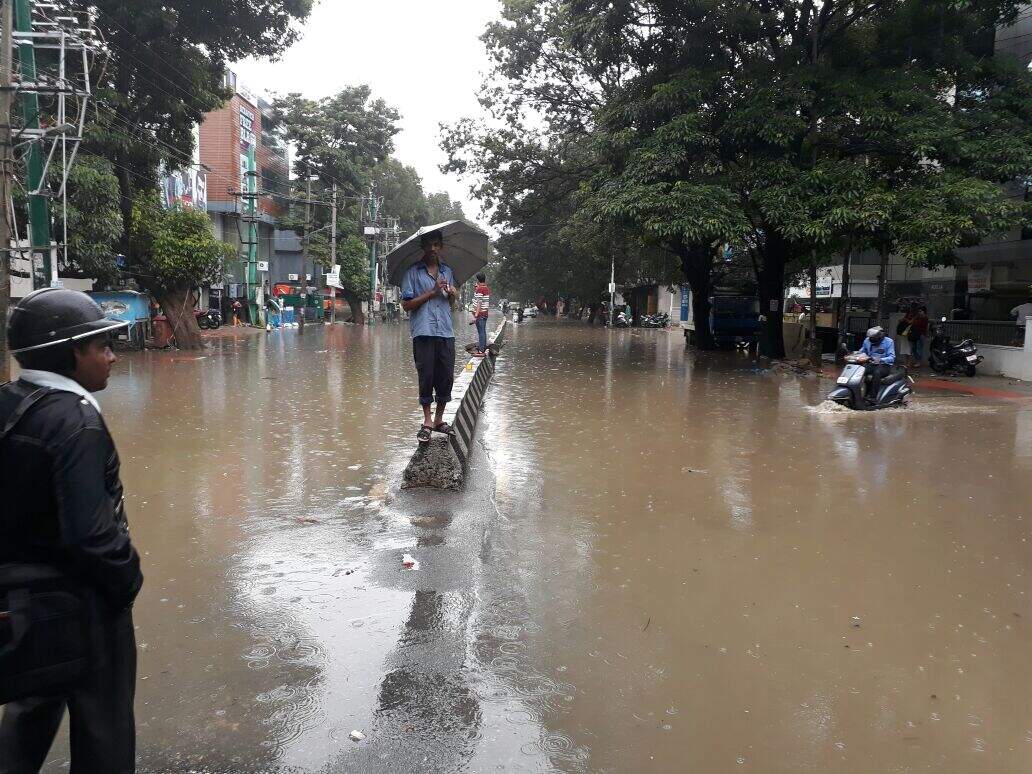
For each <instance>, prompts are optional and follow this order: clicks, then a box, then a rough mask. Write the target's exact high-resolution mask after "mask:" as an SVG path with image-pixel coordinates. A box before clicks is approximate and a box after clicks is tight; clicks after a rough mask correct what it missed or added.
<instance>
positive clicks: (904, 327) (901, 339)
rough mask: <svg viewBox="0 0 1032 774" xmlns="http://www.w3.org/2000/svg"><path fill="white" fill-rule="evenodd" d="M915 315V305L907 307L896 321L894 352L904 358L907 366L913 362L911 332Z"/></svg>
mask: <svg viewBox="0 0 1032 774" xmlns="http://www.w3.org/2000/svg"><path fill="white" fill-rule="evenodd" d="M915 316H916V307H913V306H910V307H907V311H906V313H904V315H903V319H901V320H900V321H899V322H898V323H896V354H897V355H899V356H900V357H902V358H904V360H905V362H906V365H908V366H912V365H913V364H914V358H913V347H912V345H911V341H912V339H911V334H912V332H913V329H914V317H915Z"/></svg>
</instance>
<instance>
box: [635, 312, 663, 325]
mask: <svg viewBox="0 0 1032 774" xmlns="http://www.w3.org/2000/svg"><path fill="white" fill-rule="evenodd" d="M669 324H670V315H668V314H667V313H666V312H659V313H658V314H646V315H643V316H642V318H641V327H642V328H665V327H667V325H669Z"/></svg>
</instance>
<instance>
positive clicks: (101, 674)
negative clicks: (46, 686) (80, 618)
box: [0, 288, 143, 774]
mask: <svg viewBox="0 0 1032 774" xmlns="http://www.w3.org/2000/svg"><path fill="white" fill-rule="evenodd" d="M124 324H125V323H120V322H119V321H117V320H110V319H107V318H106V317H105V316H104V313H103V312H102V311H101V309H100V307H99V306H98V305H97V304H96V302H94V301H93V300H92V299H91V298H90V297H89V296H87V295H86V294H85V293H79V292H77V291H73V290H65V289H59V288H45V289H43V290H37V291H35V292H34V293H30V294H29V295H27V296H25V298H23V299H22V300H21V301H20V302H18V304H17V306H15V307H14V309H13V310H12V312H11V318H10V323H9V325H8V331H7V338H8V345H9V347H10V350H11V353H12V354H13V355H14V357H15V358H16V359H17V361H18V363H19V365H20V366H21V367H22V372H21V377H20V378H19V379H18V381H16V382H9V383H7V384H5V385H3V386H2V387H0V428H2V430H3V436H2V440H0V491H2V492H3V493H4V498H5V500H6V502H5V505H4V508H3V511H2V513H0V565H6V566H9V567H10V566H33V565H46V566H49V567H52V568H53V569H54V570H56V571H57V572H58V573H59V576H60V577H61V578H62V583H64V584H67V586H68V588H69V589H70V590H71V591H72V592H73V593H75V594H76V596H81V598H82V599H83V600H85V601H86V603H85V607H86V610H87V613H86V621H87V628H86V631H88V632H89V636H88V640H89V642H90V645H91V647H90V651H89V656H88V660H87V664H86V667H85V670H84V672H83V673H82V674H81V675H79V676H77V677H75V678H74V679H72V681H71V682H70V684H68V685H67V686H64V687H63V689H62V690H61V691H60V692H58V693H53V692H51V691H48V692H47V693H46V695H41V696H38V697H31V698H22V699H19V700H16V701H12V702H10V703H8V704H7V705H6V706H5V707H4V710H3V718H2V720H0V774H26V773H27V772H36V771H38V770H39V769H40V767H41V766H42V765H43V761H44V759H45V758H46V755H47V752H48V751H49V749H50V746H51V744H52V743H53V740H54V736H55V735H56V733H57V730H58V728H59V726H60V724H61V718H62V717H63V715H64V711H65V708H66V707H67V709H68V715H69V733H70V737H71V757H72V760H71V771H72V772H73V773H77V772H84V773H88V772H104V773H105V774H126V773H127V772H133V771H134V770H135V767H136V726H135V719H134V715H133V701H134V697H135V691H136V640H135V635H134V631H133V618H132V604H133V600H134V599H135V598H136V594H137V593H138V592H139V590H140V586H141V585H142V584H143V575H142V574H141V573H140V557H139V555H138V554H137V552H136V549H135V548H134V547H133V544H132V542H131V541H130V539H129V528H128V523H127V521H126V516H125V509H124V498H123V495H122V492H123V490H122V482H121V480H120V479H119V460H118V453H117V452H116V450H115V444H114V441H113V440H112V438H111V435H110V433H109V432H108V429H107V425H106V424H105V423H104V420H103V418H102V417H101V413H100V406H99V405H98V403H97V401H96V399H95V398H94V397H93V395H92V393H94V392H99V391H100V390H103V389H104V388H105V387H106V386H107V382H108V377H109V376H110V373H111V366H112V365H113V364H114V363H115V362H116V358H115V356H114V354H113V353H112V352H111V341H110V335H111V331H112V330H113V329H115V328H117V327H120V326H122V325H124ZM30 626H31V625H30ZM0 632H2V629H0ZM81 637H82V634H81V632H79V633H78V637H77V638H76V639H81ZM6 644H7V645H11V643H6ZM69 644H71V643H67V644H65V646H66V647H67V645H69ZM4 645H5V643H4V642H3V641H2V639H0V647H2V646H4ZM54 646H55V648H57V649H58V652H61V651H60V647H61V644H60V643H55V644H54ZM13 647H17V645H16V644H14V645H13ZM28 690H31V688H29V689H28Z"/></svg>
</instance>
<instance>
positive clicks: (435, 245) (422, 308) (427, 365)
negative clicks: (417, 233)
mask: <svg viewBox="0 0 1032 774" xmlns="http://www.w3.org/2000/svg"><path fill="white" fill-rule="evenodd" d="M419 244H420V247H422V249H423V260H421V261H420V262H419V263H417V264H415V265H414V266H412V267H411V268H409V270H408V271H407V272H405V278H404V279H403V280H402V283H401V306H402V308H403V309H404V310H405V311H406V312H408V313H409V317H410V319H409V324H410V325H411V328H412V356H413V357H414V358H415V361H416V373H417V374H418V376H419V405H420V406H422V408H423V426H422V427H420V428H419V432H418V433H417V434H416V438H418V439H419V442H420V443H428V442H429V441H430V431H431V430H436V431H437V432H439V433H449V432H451V426H450V425H449V424H448V423H447V422H445V421H444V407H445V406H447V405H448V401H450V400H451V391H452V383H453V382H454V381H455V330H454V328H453V327H452V305H453V304H454V302H455V299H456V297H457V296H458V294H459V291H458V288H456V287H455V277H454V275H453V274H452V270H451V268H450V267H449V266H448V265H447V264H446V263H444V262H443V261H442V260H441V251H442V250H443V249H444V239H443V237H442V235H441V232H440V231H431V232H430V233H428V234H423V236H422V237H420V240H419ZM435 400H436V403H437V412H436V414H435V415H434V418H433V422H431V419H430V405H431V404H432V403H434V402H435Z"/></svg>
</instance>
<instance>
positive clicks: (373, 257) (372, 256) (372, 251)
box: [366, 186, 378, 325]
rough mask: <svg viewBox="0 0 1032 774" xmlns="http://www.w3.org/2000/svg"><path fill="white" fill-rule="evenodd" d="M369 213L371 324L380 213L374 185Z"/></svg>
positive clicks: (371, 191) (371, 320)
mask: <svg viewBox="0 0 1032 774" xmlns="http://www.w3.org/2000/svg"><path fill="white" fill-rule="evenodd" d="M369 215H370V220H371V221H372V224H373V245H372V248H371V249H370V253H369V317H368V319H367V320H366V322H368V323H369V324H370V325H372V324H373V307H374V306H375V304H376V280H377V276H376V272H377V268H376V247H377V245H376V240H377V233H376V222H377V218H378V213H377V212H376V196H375V195H374V194H373V188H372V186H370V187H369Z"/></svg>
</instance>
